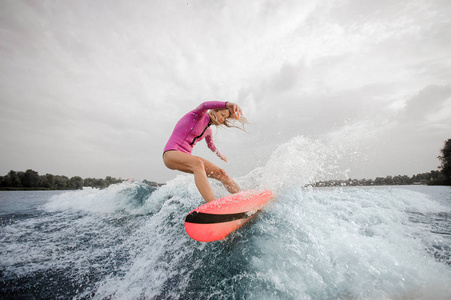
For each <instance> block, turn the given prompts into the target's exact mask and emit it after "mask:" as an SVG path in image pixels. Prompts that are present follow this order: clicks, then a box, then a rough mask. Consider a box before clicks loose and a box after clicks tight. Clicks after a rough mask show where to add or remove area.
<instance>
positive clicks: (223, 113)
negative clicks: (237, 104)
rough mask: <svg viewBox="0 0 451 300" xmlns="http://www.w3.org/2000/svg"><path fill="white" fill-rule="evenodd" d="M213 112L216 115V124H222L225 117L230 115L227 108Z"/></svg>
mask: <svg viewBox="0 0 451 300" xmlns="http://www.w3.org/2000/svg"><path fill="white" fill-rule="evenodd" d="M213 113H214V114H215V116H216V121H217V122H218V125H220V124H223V123H224V121H225V119H227V118H228V117H229V116H230V112H229V110H228V109H221V110H214V111H213Z"/></svg>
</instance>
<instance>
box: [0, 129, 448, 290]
mask: <svg viewBox="0 0 451 300" xmlns="http://www.w3.org/2000/svg"><path fill="white" fill-rule="evenodd" d="M336 155H337V153H335V152H334V151H331V150H330V149H329V150H328V148H327V147H324V145H323V144H321V143H320V142H318V141H312V140H310V139H307V138H303V137H298V138H295V139H293V140H291V141H289V142H288V143H286V144H284V145H281V146H280V147H279V148H278V149H277V150H276V151H275V152H274V153H273V155H272V156H271V158H270V159H269V161H268V162H267V164H266V165H265V166H263V167H261V168H258V169H256V170H254V171H253V172H251V173H250V174H248V175H246V176H243V177H241V178H238V179H237V181H238V183H239V184H240V185H241V186H242V187H243V189H254V188H270V189H272V190H274V191H276V195H277V196H276V200H275V201H273V202H271V203H270V204H268V205H267V206H265V208H264V209H263V210H262V211H261V212H260V213H259V214H258V215H257V217H256V218H255V219H254V220H253V221H251V222H249V223H247V224H246V225H245V226H244V227H243V228H241V229H240V230H238V231H236V232H234V233H232V234H231V235H230V236H229V237H227V238H226V239H225V240H222V241H218V242H213V243H200V242H196V241H194V240H192V239H190V238H189V237H188V236H187V235H186V233H185V231H184V226H183V220H184V218H185V215H186V214H187V213H188V212H189V211H191V210H192V209H194V208H195V207H197V206H199V205H201V204H202V203H203V202H204V201H203V199H202V197H201V196H200V194H199V192H198V191H197V189H196V186H195V184H194V180H193V178H192V176H191V175H179V176H177V177H176V178H175V179H173V180H171V181H169V182H167V184H166V185H164V186H162V187H159V188H158V189H155V188H153V187H150V186H148V185H146V184H143V183H140V182H123V183H121V184H117V185H112V186H110V187H108V188H107V189H104V190H96V189H85V190H82V191H70V192H66V193H62V194H59V195H54V196H52V197H51V198H50V199H49V200H48V201H47V203H45V204H44V205H43V206H42V207H41V210H42V214H41V215H39V216H38V217H37V218H34V219H28V220H26V221H21V222H16V223H14V224H11V225H10V226H8V227H7V229H6V230H3V233H4V237H3V238H2V243H3V244H4V245H7V247H8V249H10V250H11V251H9V250H8V251H4V252H3V253H2V255H3V254H4V256H3V258H2V266H3V269H4V274H3V275H4V276H5V277H6V278H9V277H8V276H11V278H13V277H14V276H18V274H20V276H24V277H27V276H28V277H27V278H31V279H30V280H32V281H33V282H34V285H33V286H34V289H36V288H38V289H39V287H42V289H44V287H46V288H47V289H48V286H49V284H50V286H51V283H49V282H59V285H58V286H54V289H55V290H57V291H58V288H59V292H58V294H57V296H69V297H74V298H94V299H105V298H112V299H122V298H127V299H142V298H144V299H194V298H196V299H197V298H200V299H242V298H245V299H274V298H276V299H277V298H278V299H329V298H333V299H337V298H351V299H355V298H364V299H394V298H418V299H429V298H434V299H441V298H443V299H445V298H447V296H449V295H451V287H450V285H449V282H451V268H450V265H451V260H450V255H449V251H450V247H451V239H450V238H449V237H450V236H451V235H448V234H447V231H446V228H447V227H448V226H449V221H446V220H445V221H444V222H445V223H437V222H438V221H437V217H439V216H442V218H444V219H446V218H447V217H449V215H450V208H449V205H447V204H446V202H442V201H437V200H435V199H434V198H433V197H431V196H430V194H428V192H427V190H418V191H414V190H408V189H405V188H396V187H379V188H311V187H306V185H308V183H310V182H312V181H313V180H316V179H317V178H320V177H322V176H326V175H327V174H330V173H331V172H335V170H336V169H335V167H334V166H333V163H331V161H332V162H333V161H334V159H336ZM212 187H213V190H214V192H215V194H216V195H217V196H218V197H221V196H225V195H227V191H226V190H225V189H224V188H223V187H222V186H221V185H220V184H219V183H217V182H213V181H212ZM427 188H428V187H417V189H427ZM435 188H436V189H437V188H440V187H435ZM442 188H444V187H442ZM443 216H445V217H443ZM428 218H429V219H430V218H432V219H433V220H434V222H435V223H433V224H435V225H434V226H435V227H434V228H435V229H434V230H432V229H431V222H432V221H430V220H429V219H428ZM446 222H448V223H446ZM437 226H438V227H440V226H441V227H440V228H442V229H443V230H436V229H437V228H436V227H437ZM439 240H440V241H441V242H440V243H438V242H437V241H439ZM13 249H14V251H13ZM39 274H41V275H42V274H46V276H44V277H42V276H41V275H39ZM39 276H41V277H39ZM14 278H15V277H14ZM40 278H44V279H40ZM49 278H52V280H53V281H49V280H48V279H49ZM55 278H57V279H55ZM65 280H66V281H67V282H71V285H72V286H68V287H66V289H67V290H65V289H62V288H61V282H65ZM41 295H42V294H41ZM50 296H52V295H50ZM53 296H55V294H54V295H53Z"/></svg>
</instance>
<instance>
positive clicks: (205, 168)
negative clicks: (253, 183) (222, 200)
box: [163, 151, 241, 202]
mask: <svg viewBox="0 0 451 300" xmlns="http://www.w3.org/2000/svg"><path fill="white" fill-rule="evenodd" d="M163 160H164V163H165V165H166V166H167V167H168V168H169V169H172V170H179V171H182V172H186V173H192V174H194V182H195V183H196V186H197V189H198V190H199V192H200V194H201V195H202V197H203V198H204V199H205V201H207V202H210V201H213V200H215V196H214V195H213V192H212V190H211V187H210V183H209V182H208V179H207V176H208V177H211V178H214V179H216V180H219V181H221V182H222V184H223V185H224V187H225V188H226V189H227V190H228V191H229V192H230V193H232V194H235V193H238V192H239V191H241V189H240V187H239V186H238V184H236V182H235V181H234V180H233V179H232V178H230V177H229V175H227V173H226V172H225V171H224V170H222V169H221V168H219V167H217V166H215V165H214V164H212V163H211V162H209V161H208V160H206V159H203V158H201V157H198V156H192V155H189V154H186V153H183V152H179V151H167V152H165V154H164V155H163Z"/></svg>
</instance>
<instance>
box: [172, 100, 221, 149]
mask: <svg viewBox="0 0 451 300" xmlns="http://www.w3.org/2000/svg"><path fill="white" fill-rule="evenodd" d="M225 108H226V103H225V102H221V101H208V102H204V103H202V104H201V105H199V106H198V107H197V108H196V109H195V110H192V111H190V112H189V113H187V114H186V115H185V116H183V118H181V119H180V121H178V122H177V124H176V125H175V128H174V131H173V132H172V135H171V137H170V138H169V141H168V142H167V144H166V147H164V152H166V151H170V150H177V151H181V152H184V153H187V154H191V151H193V147H194V145H196V143H197V142H198V141H200V140H202V139H203V138H205V141H206V142H207V146H208V148H210V149H211V151H213V152H215V153H216V154H217V155H218V156H219V155H220V154H219V151H218V149H216V146H215V144H214V143H213V138H212V136H211V135H212V130H211V128H210V125H211V124H210V116H209V115H208V114H207V111H208V110H209V109H225ZM164 152H163V153H164Z"/></svg>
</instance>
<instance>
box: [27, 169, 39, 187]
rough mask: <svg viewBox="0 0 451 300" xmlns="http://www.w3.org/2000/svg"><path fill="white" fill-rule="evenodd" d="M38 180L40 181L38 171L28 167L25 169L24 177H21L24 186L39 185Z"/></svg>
mask: <svg viewBox="0 0 451 300" xmlns="http://www.w3.org/2000/svg"><path fill="white" fill-rule="evenodd" d="M39 182H40V177H39V173H38V172H36V171H34V170H32V169H28V170H26V171H25V174H24V178H23V185H24V187H28V188H36V187H38V186H39Z"/></svg>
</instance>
